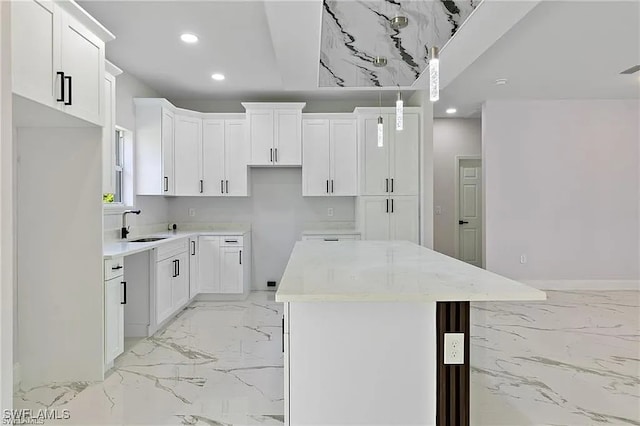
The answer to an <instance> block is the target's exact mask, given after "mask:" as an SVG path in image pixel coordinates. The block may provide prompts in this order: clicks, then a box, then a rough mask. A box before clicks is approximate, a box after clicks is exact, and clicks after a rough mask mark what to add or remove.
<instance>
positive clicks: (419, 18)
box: [319, 0, 480, 87]
mask: <svg viewBox="0 0 640 426" xmlns="http://www.w3.org/2000/svg"><path fill="white" fill-rule="evenodd" d="M478 4H480V0H409V1H399V0H324V1H323V11H322V35H321V42H320V64H319V67H320V72H319V85H320V86H321V87H380V86H395V85H400V86H410V85H411V84H412V83H413V82H414V81H415V80H416V79H417V78H418V77H419V75H420V74H421V72H422V71H423V70H425V69H426V67H427V65H428V61H429V57H428V52H429V51H430V49H431V47H432V46H437V47H440V48H441V47H442V46H444V45H445V43H446V42H447V41H448V40H449V39H450V38H451V37H452V36H453V35H454V34H455V32H456V31H457V30H458V28H460V25H462V23H463V22H464V21H465V20H466V19H467V18H468V17H469V15H470V14H471V12H473V10H474V9H475V8H476V7H477V6H478ZM398 14H400V15H403V16H406V17H408V18H409V25H408V26H407V27H406V28H403V29H401V30H394V29H392V28H391V26H390V25H389V21H390V19H391V18H393V17H394V16H396V15H398ZM376 56H384V57H386V58H387V60H388V64H387V66H386V67H384V68H376V67H375V66H374V65H373V59H374V58H375V57H376Z"/></svg>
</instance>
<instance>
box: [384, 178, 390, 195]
mask: <svg viewBox="0 0 640 426" xmlns="http://www.w3.org/2000/svg"><path fill="white" fill-rule="evenodd" d="M384 192H389V178H386V179H385V180H384Z"/></svg>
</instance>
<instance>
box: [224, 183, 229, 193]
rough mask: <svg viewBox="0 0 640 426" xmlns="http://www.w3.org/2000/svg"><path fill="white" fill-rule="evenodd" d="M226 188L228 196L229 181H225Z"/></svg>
mask: <svg viewBox="0 0 640 426" xmlns="http://www.w3.org/2000/svg"><path fill="white" fill-rule="evenodd" d="M224 186H225V187H226V188H227V194H228V193H229V181H228V180H225V181H224Z"/></svg>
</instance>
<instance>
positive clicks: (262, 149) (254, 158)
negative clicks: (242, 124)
mask: <svg viewBox="0 0 640 426" xmlns="http://www.w3.org/2000/svg"><path fill="white" fill-rule="evenodd" d="M247 118H248V121H249V141H250V143H251V164H255V165H262V166H265V165H271V164H273V110H254V111H249V112H247Z"/></svg>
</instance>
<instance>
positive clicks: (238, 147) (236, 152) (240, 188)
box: [224, 120, 249, 196]
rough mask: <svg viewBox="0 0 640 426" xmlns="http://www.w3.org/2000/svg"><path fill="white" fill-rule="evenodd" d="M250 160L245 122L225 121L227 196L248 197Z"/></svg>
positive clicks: (225, 189)
mask: <svg viewBox="0 0 640 426" xmlns="http://www.w3.org/2000/svg"><path fill="white" fill-rule="evenodd" d="M248 158H249V150H248V144H247V133H246V128H245V120H225V123H224V162H225V166H224V170H225V182H224V183H225V185H224V191H225V195H232V196H246V195H248V194H249V189H248V183H247V162H248Z"/></svg>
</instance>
